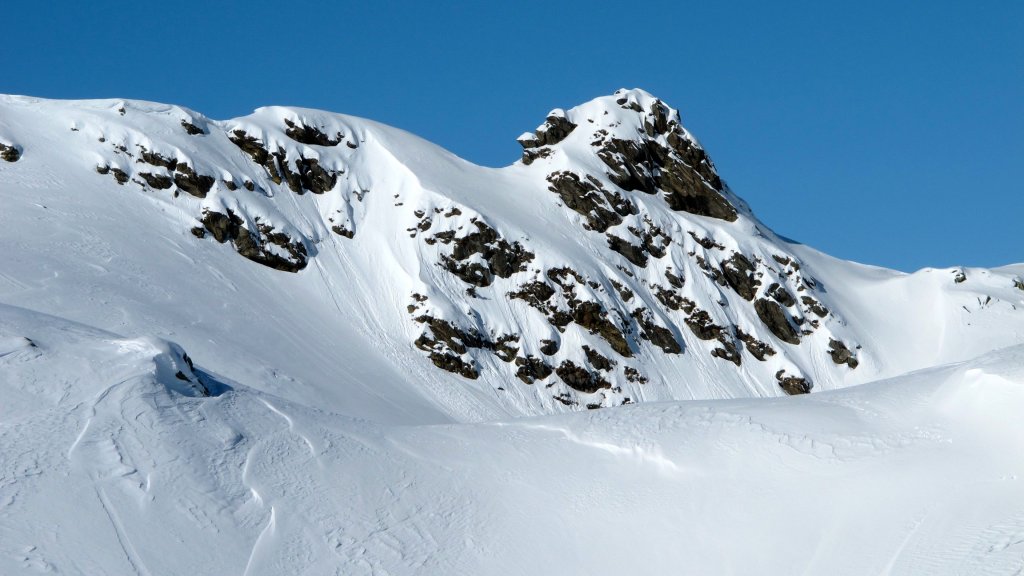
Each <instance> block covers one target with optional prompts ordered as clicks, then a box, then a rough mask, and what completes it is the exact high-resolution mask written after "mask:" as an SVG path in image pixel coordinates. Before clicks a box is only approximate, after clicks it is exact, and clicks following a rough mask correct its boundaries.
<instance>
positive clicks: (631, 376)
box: [624, 366, 648, 384]
mask: <svg viewBox="0 0 1024 576" xmlns="http://www.w3.org/2000/svg"><path fill="white" fill-rule="evenodd" d="M624 372H625V374H626V380H629V381H630V382H633V383H635V384H647V382H648V380H647V377H646V376H644V375H643V374H641V373H640V372H639V371H638V370H637V369H636V368H633V367H632V366H626V368H625V369H624Z"/></svg>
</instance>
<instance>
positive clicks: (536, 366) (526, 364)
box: [515, 356, 554, 384]
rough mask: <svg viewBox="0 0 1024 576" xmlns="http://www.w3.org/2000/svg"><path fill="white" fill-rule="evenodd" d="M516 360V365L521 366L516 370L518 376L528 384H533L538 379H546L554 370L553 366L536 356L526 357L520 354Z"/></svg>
mask: <svg viewBox="0 0 1024 576" xmlns="http://www.w3.org/2000/svg"><path fill="white" fill-rule="evenodd" d="M515 362H516V366H518V367H519V368H518V369H517V370H516V377H517V378H519V379H520V380H522V381H523V382H525V383H526V384H533V383H534V382H536V381H537V380H544V379H545V378H547V377H548V376H551V373H552V372H554V369H553V368H552V367H551V366H549V365H548V364H547V363H546V362H544V361H543V360H541V359H540V358H537V357H535V356H526V357H525V358H524V357H522V356H520V357H518V358H516V359H515Z"/></svg>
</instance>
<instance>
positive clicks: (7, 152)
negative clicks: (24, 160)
mask: <svg viewBox="0 0 1024 576" xmlns="http://www.w3.org/2000/svg"><path fill="white" fill-rule="evenodd" d="M0 159H3V160H4V161H5V162H17V161H18V160H20V159H21V149H20V148H18V147H17V146H14V145H7V144H0Z"/></svg>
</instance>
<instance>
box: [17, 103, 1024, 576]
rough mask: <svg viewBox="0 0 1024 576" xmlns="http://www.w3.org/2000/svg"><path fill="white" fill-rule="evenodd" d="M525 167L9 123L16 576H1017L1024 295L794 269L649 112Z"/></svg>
mask: <svg viewBox="0 0 1024 576" xmlns="http://www.w3.org/2000/svg"><path fill="white" fill-rule="evenodd" d="M519 142H520V144H522V147H523V155H522V157H521V158H520V159H518V160H516V161H515V162H514V163H513V164H511V165H510V166H507V167H505V168H500V169H492V168H484V167H480V166H475V165H473V164H470V163H468V162H466V161H464V160H461V159H459V158H457V157H455V156H453V155H452V154H450V153H448V152H446V151H445V150H442V149H440V148H438V147H436V146H434V145H432V144H430V143H428V142H425V141H423V140H421V139H419V138H417V137H415V136H413V135H410V134H408V133H406V132H403V131H401V130H397V129H394V128H390V127H387V126H383V125H380V124H377V123H374V122H371V121H368V120H362V119H358V118H353V117H349V116H343V115H338V114H331V113H326V112H321V111H315V110H307V109H299V108H281V107H271V108H261V109H259V110H257V111H256V112H255V113H253V114H252V115H250V116H247V117H244V118H237V119H232V120H212V119H209V118H206V117H205V116H203V115H201V114H199V113H196V112H193V111H190V110H187V109H184V108H180V107H176V106H169V105H162V104H154V103H148V102H139V101H114V100H103V101H75V102H60V101H48V100H40V99H33V98H26V97H18V96H0V200H2V202H3V208H2V209H0V246H2V247H3V249H4V250H3V256H2V260H0V262H2V265H0V399H2V400H0V573H2V574H27V573H47V572H49V573H71V574H78V573H90V574H133V573H134V574H157V573H160V574H204V573H224V574H246V575H253V574H335V573H337V574H385V573H386V574H523V573H527V574H546V573H580V572H587V573H596V574H624V573H650V574H663V573H669V572H679V571H680V569H681V568H682V569H683V570H685V571H689V572H692V573H701V574H723V573H762V574H776V573H779V574H781V573H787V574H788V573H792V572H794V571H797V572H800V573H806V574H868V573H879V574H929V575H934V574H946V573H948V574H980V573H1012V571H1014V570H1018V569H1019V567H1020V562H1019V560H1020V558H1021V554H1024V548H1022V547H1024V545H1022V542H1024V536H1022V534H1024V508H1022V507H1021V506H1019V505H1018V504H1017V503H1020V502H1024V488H1022V487H1021V485H1020V482H1019V480H1018V478H1019V477H1021V476H1022V475H1024V467H1022V465H1021V464H1020V462H1019V460H1020V459H1019V458H1010V457H1008V456H1007V455H1011V454H1018V453H1020V451H1021V450H1022V449H1024V429H1022V426H1021V420H1020V418H1019V417H1018V416H1019V414H1020V411H1021V410H1022V409H1024V392H1022V391H1024V388H1022V387H1021V384H1022V383H1024V372H1022V369H1021V367H1022V366H1024V351H1022V348H1021V346H1020V342H1021V341H1022V335H1024V265H1015V266H1007V267H1003V268H1000V269H991V270H990V269H978V268H956V269H946V270H935V269H925V270H921V271H918V272H916V273H914V274H903V273H900V272H895V271H891V270H885V269H881V268H875V267H870V266H863V265H860V264H855V263H852V262H845V261H840V260H836V259H833V258H830V257H829V256H827V255H824V254H821V253H819V252H817V251H815V250H814V249H812V248H810V247H807V246H803V245H800V244H796V243H793V242H791V241H788V240H785V239H783V238H780V237H779V236H777V235H775V234H774V233H773V232H772V231H771V230H770V229H769V228H768V227H767V226H766V225H765V224H763V223H761V222H760V221H759V220H758V219H757V218H756V217H755V216H754V215H753V213H752V212H751V209H750V207H749V206H747V205H746V204H745V203H744V202H743V201H742V200H741V199H740V198H739V197H738V196H737V195H736V194H734V193H733V191H732V190H730V189H729V187H728V186H727V185H726V183H725V181H724V180H723V179H722V177H721V176H720V175H719V174H718V172H717V170H716V169H715V166H714V164H713V163H712V161H711V159H710V157H709V156H708V154H707V152H706V151H705V150H704V148H703V147H702V146H701V145H700V143H699V142H698V141H697V139H696V138H695V137H694V136H693V135H692V134H690V133H689V132H687V130H686V129H685V128H684V127H683V126H682V123H681V120H680V117H679V114H678V113H677V112H676V110H674V109H672V108H671V107H669V106H668V105H667V104H665V103H664V102H662V101H660V100H658V99H657V98H655V97H653V96H651V95H650V94H647V93H646V92H643V91H641V90H620V91H618V92H616V93H615V94H613V95H611V96H607V97H601V98H597V99H595V100H593V101H591V102H588V103H585V104H583V105H580V106H577V107H575V108H571V109H568V110H561V109H556V110H553V111H552V112H551V113H550V114H548V116H547V117H546V118H545V119H544V120H543V122H542V123H541V124H540V125H539V126H538V127H537V128H536V129H535V130H533V131H530V132H527V133H525V134H523V135H522V136H520V137H519ZM778 201H779V202H785V199H781V198H780V199H779V200H778ZM855 385H857V386H855ZM793 395H796V396H798V397H789V396H793ZM655 401H657V402H655ZM626 404H633V405H632V406H624V405H626ZM597 408H606V409H601V410H597ZM588 409H595V410H588ZM865 527H869V528H870V529H867V530H865ZM523 551H529V553H528V554H524V552H523Z"/></svg>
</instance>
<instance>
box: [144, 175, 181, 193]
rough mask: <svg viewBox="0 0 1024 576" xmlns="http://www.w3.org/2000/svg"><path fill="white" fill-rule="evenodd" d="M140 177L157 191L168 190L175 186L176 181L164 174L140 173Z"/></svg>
mask: <svg viewBox="0 0 1024 576" xmlns="http://www.w3.org/2000/svg"><path fill="white" fill-rule="evenodd" d="M138 175H139V177H140V178H142V179H143V180H145V181H146V184H149V185H150V187H152V188H155V189H157V190H166V189H168V188H170V187H171V186H173V185H174V181H173V180H171V178H170V177H169V176H165V175H163V174H150V173H149V172H139V173H138Z"/></svg>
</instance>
